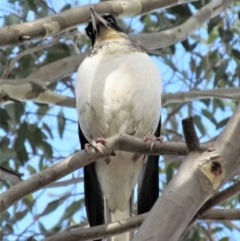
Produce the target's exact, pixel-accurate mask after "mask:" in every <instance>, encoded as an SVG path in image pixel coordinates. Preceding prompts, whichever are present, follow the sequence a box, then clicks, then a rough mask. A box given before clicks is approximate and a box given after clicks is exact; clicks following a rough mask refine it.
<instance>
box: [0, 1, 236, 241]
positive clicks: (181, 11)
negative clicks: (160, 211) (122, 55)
mask: <svg viewBox="0 0 240 241" xmlns="http://www.w3.org/2000/svg"><path fill="white" fill-rule="evenodd" d="M96 2H97V1H96ZM208 2H209V1H207V0H206V1H204V0H203V1H198V2H194V3H191V4H185V5H180V6H177V7H172V8H168V9H165V10H159V11H156V12H154V13H151V14H148V15H146V16H140V17H135V18H132V19H124V20H119V22H120V24H121V25H122V27H123V28H124V30H125V31H126V32H129V33H130V32H134V33H140V32H146V33H147V32H156V31H161V30H164V29H169V28H172V27H175V26H178V25H179V24H181V23H183V22H184V21H185V20H187V19H188V18H189V17H190V16H191V15H192V14H193V13H195V12H196V11H197V10H198V9H200V8H201V7H202V6H203V5H204V4H206V3H208ZM86 3H89V2H87V1H80V0H79V1H70V0H69V1H37V0H26V1H23V0H20V1H15V0H8V1H7V0H6V1H3V0H2V2H1V6H0V17H1V18H0V24H1V26H2V27H3V26H8V25H11V24H16V23H22V22H25V21H31V20H34V19H39V18H42V17H45V16H48V15H50V14H54V13H58V12H60V11H62V10H65V9H69V8H72V7H74V6H76V5H83V4H86ZM238 10H239V1H235V2H234V3H233V5H232V6H231V8H229V9H228V10H227V11H226V12H225V13H222V14H221V15H220V16H217V17H215V18H214V19H212V20H211V21H209V22H208V23H206V24H205V25H204V26H203V27H202V28H201V29H199V30H198V31H196V32H195V33H194V34H193V35H192V36H191V37H189V38H188V39H187V40H185V41H183V42H181V43H178V44H176V45H173V46H170V47H166V48H164V49H162V50H159V51H157V52H156V55H152V58H153V59H154V61H155V62H156V64H157V65H158V66H159V68H160V70H161V73H162V77H163V86H164V89H163V91H164V92H165V93H169V92H173V93H174V92H180V91H192V90H205V89H213V88H214V89H216V88H224V87H226V88H227V87H234V86H237V87H238V86H239V79H240V44H239V35H240V23H239V20H240V13H239V11H238ZM83 29H84V28H83V26H79V28H78V29H75V30H72V31H69V32H66V33H63V34H61V35H59V36H57V37H51V38H47V39H44V40H35V41H32V42H30V43H27V44H24V45H21V46H19V47H17V46H16V47H13V48H11V47H9V48H2V49H0V73H1V74H3V72H4V70H5V68H6V67H7V66H8V64H9V63H10V61H11V60H12V59H14V58H15V57H16V56H17V55H18V53H19V52H21V51H24V50H27V49H31V48H34V47H36V46H39V45H47V47H46V48H42V49H41V50H39V51H35V52H32V53H31V54H28V55H25V56H23V57H22V58H21V59H20V60H19V61H17V63H16V64H15V66H14V68H13V70H12V72H11V74H10V75H9V77H8V78H12V79H18V78H23V77H26V76H27V75H29V74H30V73H32V72H33V71H35V70H37V69H38V68H39V67H41V66H44V65H47V64H49V63H51V62H54V61H56V60H59V59H61V58H64V57H67V56H70V55H74V54H76V52H78V51H79V50H80V51H81V52H86V51H87V50H88V49H89V48H90V45H89V41H88V40H87V39H86V36H85V34H84V31H83ZM74 82H75V75H74V74H73V75H72V76H68V77H65V78H63V79H59V80H58V81H57V83H54V84H52V85H51V86H50V89H52V90H55V91H56V92H58V93H61V94H64V95H68V96H72V97H74ZM235 107H236V103H235V102H234V101H232V100H219V99H207V100H199V101H193V102H186V103H178V104H169V105H167V106H166V107H164V108H163V110H162V136H164V138H165V140H166V141H167V140H183V135H182V130H181V119H183V118H185V117H187V116H189V115H192V116H194V121H195V124H196V126H197V131H198V134H199V137H200V138H201V139H200V140H201V142H204V141H209V140H211V139H213V138H214V137H216V136H218V135H219V134H220V133H221V130H222V129H223V128H224V126H225V124H226V122H227V120H228V119H229V117H230V116H231V115H232V113H233V111H234V110H235ZM77 150H79V143H78V135H77V115H76V111H75V110H74V109H70V108H61V107H58V106H51V105H46V104H36V103H32V102H28V103H13V104H10V105H6V106H1V107H0V164H1V165H3V166H5V167H10V168H11V169H13V170H16V171H18V172H20V173H22V174H23V179H27V178H28V177H29V176H30V175H32V174H34V173H36V172H39V171H41V170H43V169H45V168H46V167H49V166H51V165H53V164H54V163H56V162H58V161H60V160H61V159H63V158H65V157H67V156H69V155H70V154H72V153H73V152H75V151H77ZM181 160H182V157H172V156H165V157H161V164H160V166H159V174H160V181H161V190H160V191H162V189H164V187H165V186H166V184H167V183H168V182H169V180H170V179H171V178H172V176H173V175H174V173H175V172H176V170H177V168H178V166H179V164H180V163H181ZM81 177H82V170H79V171H77V172H75V173H73V174H72V175H70V176H67V177H65V178H64V180H73V181H72V184H70V185H66V184H64V185H63V186H61V187H58V188H57V187H55V188H50V187H49V188H45V189H43V190H41V191H38V192H36V193H34V194H32V195H29V196H27V197H26V198H24V199H23V200H22V201H20V202H18V203H16V204H15V205H14V206H12V207H11V208H10V209H9V210H8V211H7V212H5V213H4V214H2V215H1V217H0V227H1V228H0V237H2V240H4V241H5V240H9V241H10V240H26V239H27V238H29V237H31V236H33V237H34V239H35V240H39V239H40V238H43V237H46V236H49V235H51V234H53V233H55V232H59V231H63V230H70V229H73V228H76V227H81V226H85V225H87V221H86V216H85V209H84V201H83V198H84V197H83V185H82V182H81V180H82V179H81ZM236 180H237V178H236ZM236 180H232V182H235V181H236ZM12 185H13V184H12V183H10V182H6V181H0V189H1V192H3V191H4V190H6V189H9V188H10V187H11V186H12ZM239 198H240V196H239V195H236V196H234V197H233V198H231V199H230V200H227V201H225V202H224V203H222V204H221V207H222V208H236V207H237V206H238V202H239ZM239 230H240V225H239V223H237V222H230V221H229V222H224V223H222V224H220V223H214V222H203V221H199V222H197V223H196V224H195V226H194V227H193V228H192V230H191V231H190V232H189V233H188V235H187V236H186V237H185V240H196V241H198V240H199V241H203V240H220V241H227V240H234V239H235V240H237V239H239V235H238V234H237V231H239ZM0 239H1V238H0Z"/></svg>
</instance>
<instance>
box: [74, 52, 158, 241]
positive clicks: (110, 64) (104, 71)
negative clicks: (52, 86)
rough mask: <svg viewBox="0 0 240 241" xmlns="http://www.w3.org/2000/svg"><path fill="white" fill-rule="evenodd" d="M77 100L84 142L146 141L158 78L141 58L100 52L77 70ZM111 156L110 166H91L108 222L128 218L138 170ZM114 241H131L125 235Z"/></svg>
mask: <svg viewBox="0 0 240 241" xmlns="http://www.w3.org/2000/svg"><path fill="white" fill-rule="evenodd" d="M76 99H77V111H78V117H79V123H80V126H81V128H82V131H83V133H84V135H85V137H86V138H87V140H88V141H89V142H90V141H93V140H94V139H96V138H98V137H103V138H107V137H110V136H112V135H114V134H116V133H126V132H127V131H129V130H135V131H136V134H135V135H136V136H138V137H141V138H143V137H144V136H145V135H148V136H151V135H153V134H154V132H155V130H156V128H157V125H158V122H159V119H160V109H161V77H160V73H159V71H158V68H157V66H156V65H155V63H154V62H153V61H152V59H151V58H150V57H149V56H148V55H147V54H145V53H143V52H129V53H126V52H121V51H119V52H115V53H114V54H112V53H108V54H106V53H101V52H99V53H97V54H96V55H93V56H92V57H87V58H86V59H85V60H84V61H83V63H82V64H81V65H80V67H79V70H78V73H77V81H76ZM116 154H117V155H116V157H111V165H106V163H105V162H104V161H103V160H102V159H101V160H98V161H97V164H96V170H97V175H98V179H99V182H100V185H101V187H102V190H103V193H104V195H105V197H106V200H107V206H108V208H109V209H110V211H111V213H112V215H111V219H112V220H109V221H117V220H120V219H122V218H127V217H130V208H129V201H130V198H131V195H132V191H133V188H134V186H135V185H136V183H137V181H138V178H139V175H140V172H141V170H142V167H143V161H142V158H139V160H137V161H133V160H132V157H133V154H131V153H125V152H117V153H116ZM127 235H128V236H127ZM113 240H114V239H113ZM115 240H118V241H127V240H130V238H129V234H125V236H124V235H120V236H116V237H115Z"/></svg>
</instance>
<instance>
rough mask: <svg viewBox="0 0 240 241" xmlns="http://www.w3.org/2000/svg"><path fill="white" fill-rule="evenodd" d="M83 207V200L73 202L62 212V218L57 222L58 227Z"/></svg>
mask: <svg viewBox="0 0 240 241" xmlns="http://www.w3.org/2000/svg"><path fill="white" fill-rule="evenodd" d="M83 205H84V200H83V199H82V200H78V201H75V202H73V203H72V204H71V205H70V206H69V207H68V208H67V209H66V210H65V212H64V214H63V216H62V217H61V219H60V220H59V223H58V225H59V226H60V225H61V223H62V222H63V221H64V220H65V219H68V218H71V217H72V216H73V215H74V213H75V212H77V211H79V210H80V209H81V208H82V207H83Z"/></svg>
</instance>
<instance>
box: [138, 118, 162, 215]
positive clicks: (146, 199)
mask: <svg viewBox="0 0 240 241" xmlns="http://www.w3.org/2000/svg"><path fill="white" fill-rule="evenodd" d="M160 131H161V118H160V121H159V124H158V127H157V130H156V132H155V136H156V137H159V136H160ZM158 161H159V156H148V160H147V162H146V164H145V168H144V170H143V172H144V173H143V176H142V180H141V183H140V186H139V192H138V214H142V213H146V212H149V211H150V209H151V208H152V206H153V205H154V203H155V201H156V200H157V199H158V196H159V168H158Z"/></svg>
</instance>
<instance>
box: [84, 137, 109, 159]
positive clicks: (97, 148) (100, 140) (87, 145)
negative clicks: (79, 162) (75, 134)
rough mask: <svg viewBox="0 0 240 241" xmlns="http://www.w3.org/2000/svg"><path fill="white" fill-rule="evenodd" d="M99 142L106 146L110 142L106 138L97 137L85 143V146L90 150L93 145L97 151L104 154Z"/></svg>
mask: <svg viewBox="0 0 240 241" xmlns="http://www.w3.org/2000/svg"><path fill="white" fill-rule="evenodd" d="M97 143H101V144H102V145H104V146H105V145H106V144H108V142H107V141H106V140H105V139H104V138H97V139H96V140H95V141H93V142H91V143H87V144H85V146H84V148H85V150H86V151H87V152H89V151H88V150H89V147H92V148H93V149H94V150H95V151H99V152H100V153H101V154H102V155H103V156H104V153H103V151H102V150H101V149H100V148H99V147H97V145H96V144H97Z"/></svg>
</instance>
